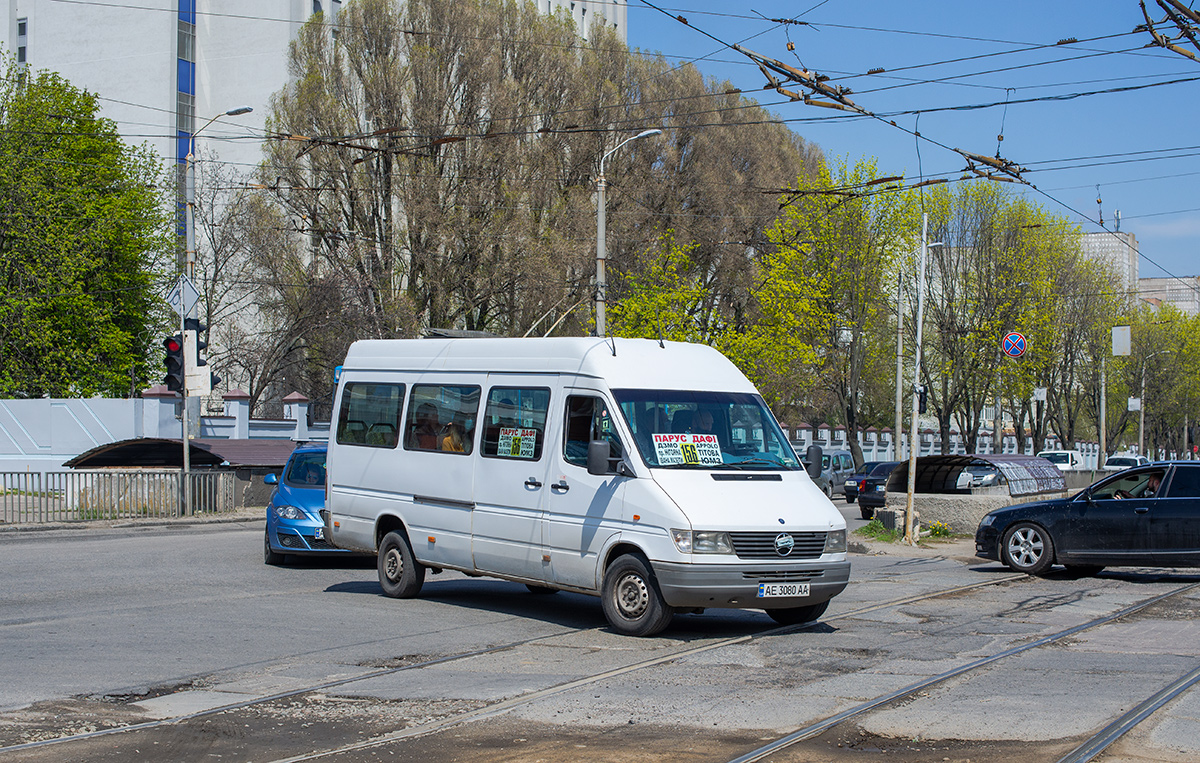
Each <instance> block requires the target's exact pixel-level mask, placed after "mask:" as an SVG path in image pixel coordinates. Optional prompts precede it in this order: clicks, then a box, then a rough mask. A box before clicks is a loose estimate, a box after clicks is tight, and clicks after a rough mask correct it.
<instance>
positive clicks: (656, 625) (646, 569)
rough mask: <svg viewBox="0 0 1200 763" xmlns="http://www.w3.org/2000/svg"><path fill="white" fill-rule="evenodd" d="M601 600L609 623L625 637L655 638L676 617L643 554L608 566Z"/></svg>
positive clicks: (620, 558) (618, 558)
mask: <svg viewBox="0 0 1200 763" xmlns="http://www.w3.org/2000/svg"><path fill="white" fill-rule="evenodd" d="M600 601H601V604H602V605H603V607H604V616H605V618H607V619H608V624H609V625H611V626H612V627H613V629H614V630H616V631H617V632H618V633H622V634H624V635H626V636H653V635H654V634H656V633H658V632H660V631H662V630H663V629H664V628H666V627H667V626H668V625H670V623H671V618H672V617H673V616H674V614H675V610H674V609H672V608H671V607H670V606H668V605H667V603H666V601H664V600H663V597H662V593H661V592H660V591H659V590H658V581H657V580H655V579H654V573H653V572H651V570H650V562H648V561H647V560H646V558H645V557H644V556H642V555H641V554H624V555H622V556H619V557H617V558H616V560H614V561H613V563H612V564H610V565H609V567H608V569H607V570H605V571H604V585H603V587H602V589H601V592H600Z"/></svg>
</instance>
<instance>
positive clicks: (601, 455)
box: [587, 440, 637, 477]
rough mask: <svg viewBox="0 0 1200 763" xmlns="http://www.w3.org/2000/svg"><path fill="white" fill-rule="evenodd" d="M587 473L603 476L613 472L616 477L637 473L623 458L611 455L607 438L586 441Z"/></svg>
mask: <svg viewBox="0 0 1200 763" xmlns="http://www.w3.org/2000/svg"><path fill="white" fill-rule="evenodd" d="M587 470H588V474H594V475H596V476H597V477H603V476H605V475H608V474H615V475H617V476H618V477H636V476H637V474H636V473H635V472H634V471H633V469H632V468H631V467H630V466H629V464H627V463H625V459H623V458H613V457H612V443H610V442H609V441H608V440H592V441H591V442H589V443H588V460H587Z"/></svg>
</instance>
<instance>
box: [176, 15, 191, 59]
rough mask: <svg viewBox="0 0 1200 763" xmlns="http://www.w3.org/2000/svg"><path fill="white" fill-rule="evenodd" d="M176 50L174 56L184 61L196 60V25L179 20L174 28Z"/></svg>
mask: <svg viewBox="0 0 1200 763" xmlns="http://www.w3.org/2000/svg"><path fill="white" fill-rule="evenodd" d="M175 34H176V40H177V47H178V49H179V50H178V52H177V53H176V54H175V57H176V58H179V59H182V60H184V61H195V60H196V25H195V24H189V23H187V22H186V21H180V22H179V23H178V25H177V29H176V32H175Z"/></svg>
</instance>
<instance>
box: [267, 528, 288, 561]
mask: <svg viewBox="0 0 1200 763" xmlns="http://www.w3.org/2000/svg"><path fill="white" fill-rule="evenodd" d="M263 564H283V554H280V553H278V552H276V551H274V550H272V549H271V531H270V530H267V531H266V532H264V533H263Z"/></svg>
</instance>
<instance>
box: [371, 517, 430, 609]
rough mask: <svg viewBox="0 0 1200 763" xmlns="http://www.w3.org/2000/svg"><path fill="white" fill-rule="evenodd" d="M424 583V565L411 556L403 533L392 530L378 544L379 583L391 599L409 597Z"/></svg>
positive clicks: (409, 547) (416, 592)
mask: <svg viewBox="0 0 1200 763" xmlns="http://www.w3.org/2000/svg"><path fill="white" fill-rule="evenodd" d="M424 583H425V567H424V566H423V565H421V564H420V563H419V562H418V561H417V560H416V558H415V557H414V556H413V552H412V547H411V546H409V545H408V538H406V537H404V534H403V533H400V532H396V531H394V530H393V531H392V532H390V533H388V534H387V535H385V536H383V542H382V543H380V544H379V585H380V586H382V587H383V592H384V593H385V594H386V595H388V596H390V597H392V598H393V599H411V598H413V597H414V596H416V595H417V594H418V593H420V592H421V586H422V585H423V584H424Z"/></svg>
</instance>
